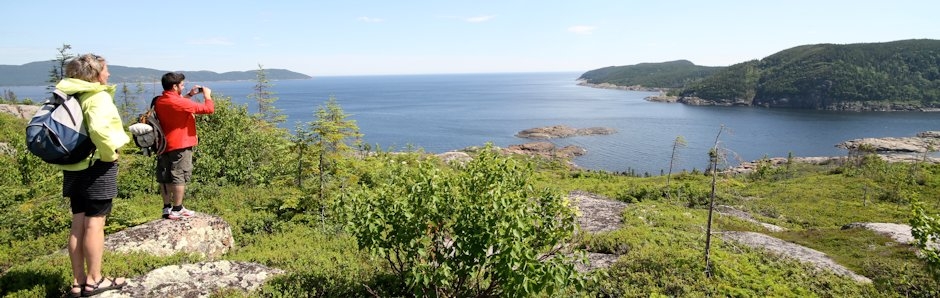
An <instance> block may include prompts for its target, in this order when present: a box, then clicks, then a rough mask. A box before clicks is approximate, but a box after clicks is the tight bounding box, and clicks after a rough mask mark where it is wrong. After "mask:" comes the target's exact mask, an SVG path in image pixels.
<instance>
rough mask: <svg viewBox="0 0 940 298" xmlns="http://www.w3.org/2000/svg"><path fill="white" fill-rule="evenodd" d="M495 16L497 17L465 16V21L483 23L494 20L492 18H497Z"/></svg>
mask: <svg viewBox="0 0 940 298" xmlns="http://www.w3.org/2000/svg"><path fill="white" fill-rule="evenodd" d="M495 17H496V16H477V17H469V18H465V19H464V21H467V22H470V23H482V22H486V21H489V20H492V19H493V18H495Z"/></svg>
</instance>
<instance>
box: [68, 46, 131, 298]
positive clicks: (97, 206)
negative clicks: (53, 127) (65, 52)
mask: <svg viewBox="0 0 940 298" xmlns="http://www.w3.org/2000/svg"><path fill="white" fill-rule="evenodd" d="M65 76H66V78H65V79H63V80H62V81H59V83H58V84H56V86H55V87H56V89H59V90H62V91H63V92H65V93H66V94H78V95H77V96H76V97H78V100H79V102H80V103H81V106H82V112H83V113H84V114H85V125H86V126H87V128H88V134H89V136H90V137H91V141H92V143H94V144H95V147H96V148H97V149H96V150H95V153H94V154H92V155H91V156H89V157H88V158H87V159H86V160H84V161H81V162H78V163H75V164H70V165H61V166H58V167H59V168H60V169H61V170H63V181H62V196H63V197H68V198H69V203H70V204H71V209H72V229H71V232H70V233H69V244H68V245H69V247H68V251H69V258H70V259H71V261H72V276H73V279H72V288H71V289H70V290H69V296H70V297H86V296H92V295H97V294H99V293H101V292H104V291H107V290H113V289H119V288H121V287H123V286H125V285H126V284H127V283H126V281H125V279H124V278H105V277H104V276H103V275H102V274H101V260H102V257H103V255H104V225H105V217H106V216H107V215H108V214H110V213H111V200H112V199H113V198H114V197H116V196H117V170H118V164H117V160H118V152H117V149H118V148H120V147H121V146H123V145H124V144H126V143H127V142H128V141H130V139H129V138H128V137H127V134H125V133H124V124H123V123H122V122H121V116H120V114H119V113H118V110H117V107H116V106H115V105H114V100H113V96H114V90H115V86H114V85H108V77H109V76H111V74H110V73H108V65H107V63H106V61H105V60H104V58H102V57H101V56H97V55H93V54H85V55H81V56H79V57H75V58H73V59H71V60H69V62H68V64H66V65H65Z"/></svg>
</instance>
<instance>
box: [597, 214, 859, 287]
mask: <svg viewBox="0 0 940 298" xmlns="http://www.w3.org/2000/svg"><path fill="white" fill-rule="evenodd" d="M706 218H707V211H706V210H689V209H687V208H685V207H682V206H678V205H672V204H663V203H661V202H641V203H637V204H634V205H631V206H630V207H628V208H626V209H625V210H624V214H623V220H624V225H623V227H622V228H621V229H619V230H616V231H613V232H610V233H603V234H596V235H588V236H586V237H585V239H584V241H583V243H584V245H585V246H586V247H587V249H588V250H590V251H592V252H604V253H618V254H621V256H620V259H619V260H618V261H617V262H616V263H615V264H614V265H613V266H612V267H611V268H610V269H609V270H607V273H606V277H605V278H599V279H598V280H597V282H596V283H591V284H589V286H588V287H587V289H586V292H587V293H590V294H593V296H604V297H659V296H668V297H811V296H831V297H865V296H871V295H872V294H874V293H875V292H874V289H873V288H872V287H870V286H864V285H859V284H856V283H855V282H854V281H851V280H848V279H845V278H841V277H838V276H835V275H833V274H831V273H826V272H823V271H817V270H814V269H811V268H809V267H808V266H806V265H804V264H800V263H797V262H794V261H788V260H784V259H780V258H778V257H775V256H772V255H768V254H765V253H762V252H760V251H758V250H752V249H748V248H746V247H741V246H739V245H737V244H736V243H726V242H723V241H718V242H717V244H713V245H714V248H713V249H712V253H711V256H712V264H713V277H712V278H707V277H706V275H705V274H704V272H703V270H704V266H705V264H704V260H703V255H702V251H703V250H704V242H705V233H704V228H705V224H706V221H707V219H706ZM726 222H727V221H722V220H718V221H716V223H715V224H716V226H717V227H718V228H719V229H728V228H729V225H728V224H726ZM740 225H741V224H740V223H734V226H740Z"/></svg>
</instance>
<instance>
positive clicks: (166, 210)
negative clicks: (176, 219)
mask: <svg viewBox="0 0 940 298" xmlns="http://www.w3.org/2000/svg"><path fill="white" fill-rule="evenodd" d="M163 219H170V207H165V208H163Z"/></svg>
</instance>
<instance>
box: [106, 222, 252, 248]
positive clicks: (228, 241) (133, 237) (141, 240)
mask: <svg viewBox="0 0 940 298" xmlns="http://www.w3.org/2000/svg"><path fill="white" fill-rule="evenodd" d="M234 241H235V240H234V239H233V238H232V228H231V227H230V226H229V225H228V223H226V222H225V221H224V220H223V219H222V218H221V217H217V216H212V215H208V214H203V213H196V215H195V216H193V217H191V218H186V219H181V220H169V219H158V220H154V221H151V222H148V223H145V224H142V225H139V226H136V227H132V228H129V229H125V230H123V231H120V232H117V233H114V234H112V235H108V237H107V238H106V239H105V242H104V246H105V250H106V251H115V252H145V253H149V254H152V255H156V256H169V255H173V254H175V253H179V252H182V253H190V254H197V255H200V256H203V257H206V258H209V259H215V258H218V257H220V256H222V255H223V254H225V253H226V252H228V250H229V249H230V248H232V244H233V242H234Z"/></svg>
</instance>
